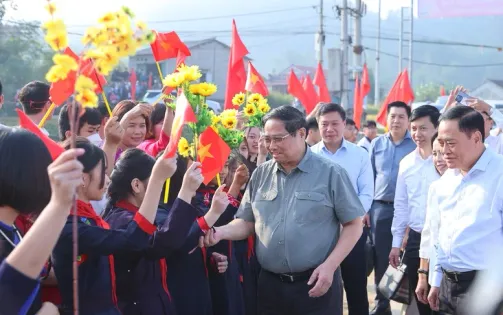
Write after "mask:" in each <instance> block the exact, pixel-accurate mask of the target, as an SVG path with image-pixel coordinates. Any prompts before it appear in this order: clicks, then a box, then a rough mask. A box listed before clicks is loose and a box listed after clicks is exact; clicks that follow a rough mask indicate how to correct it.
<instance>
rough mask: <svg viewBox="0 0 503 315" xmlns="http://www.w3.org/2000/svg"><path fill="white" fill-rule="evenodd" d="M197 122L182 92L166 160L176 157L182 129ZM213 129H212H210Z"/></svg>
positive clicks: (177, 103)
mask: <svg viewBox="0 0 503 315" xmlns="http://www.w3.org/2000/svg"><path fill="white" fill-rule="evenodd" d="M196 121H197V118H196V114H195V113H194V110H193V109H192V106H191V105H190V103H189V101H188V100H187V97H186V96H185V93H184V92H183V91H182V93H180V95H178V98H177V99H176V108H175V117H174V118H173V125H172V127H171V136H170V138H169V143H168V146H167V148H166V152H165V153H164V156H165V157H166V158H171V157H173V156H175V153H176V150H177V147H178V141H180V137H181V136H182V129H183V126H184V125H185V124H186V123H189V122H193V123H195V122H196ZM210 129H211V128H210Z"/></svg>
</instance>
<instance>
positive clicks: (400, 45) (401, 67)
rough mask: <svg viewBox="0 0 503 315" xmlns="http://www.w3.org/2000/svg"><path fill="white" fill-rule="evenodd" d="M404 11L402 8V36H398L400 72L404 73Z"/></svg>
mask: <svg viewBox="0 0 503 315" xmlns="http://www.w3.org/2000/svg"><path fill="white" fill-rule="evenodd" d="M403 9H404V8H400V34H399V36H398V72H399V73H400V72H402V69H403V64H402V61H403V55H402V54H403V23H404V20H403Z"/></svg>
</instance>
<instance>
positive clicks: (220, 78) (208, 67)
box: [129, 38, 251, 103]
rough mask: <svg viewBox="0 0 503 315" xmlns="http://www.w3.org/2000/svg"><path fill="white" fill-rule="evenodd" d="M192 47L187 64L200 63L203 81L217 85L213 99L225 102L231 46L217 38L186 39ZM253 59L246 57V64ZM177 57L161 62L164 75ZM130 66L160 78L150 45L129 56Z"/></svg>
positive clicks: (171, 67)
mask: <svg viewBox="0 0 503 315" xmlns="http://www.w3.org/2000/svg"><path fill="white" fill-rule="evenodd" d="M184 43H185V44H186V45H187V47H188V48H189V49H190V52H191V56H189V57H187V59H186V61H185V62H186V64H187V65H198V66H199V68H200V70H201V73H202V74H203V75H202V77H201V79H200V80H201V81H206V82H211V83H214V84H216V85H217V88H218V90H217V92H216V93H215V94H214V95H212V97H211V99H212V100H214V101H217V102H220V103H223V101H224V98H225V89H226V80H227V68H228V61H229V54H230V46H229V45H227V44H224V43H222V42H221V41H219V40H217V39H216V38H208V39H203V40H197V41H185V42H184ZM249 60H251V59H249V58H247V57H245V64H247V63H248V61H249ZM175 63H176V59H169V60H165V61H162V62H160V63H159V64H160V66H161V70H162V74H163V76H166V75H167V74H170V73H172V72H173V71H174V70H175ZM129 68H134V69H135V71H137V72H143V73H147V74H149V73H152V74H153V77H154V78H156V79H158V78H159V72H158V70H157V66H156V64H155V61H154V57H153V55H152V50H151V49H150V47H148V48H145V49H142V50H139V51H138V52H137V53H136V55H135V56H133V57H130V58H129Z"/></svg>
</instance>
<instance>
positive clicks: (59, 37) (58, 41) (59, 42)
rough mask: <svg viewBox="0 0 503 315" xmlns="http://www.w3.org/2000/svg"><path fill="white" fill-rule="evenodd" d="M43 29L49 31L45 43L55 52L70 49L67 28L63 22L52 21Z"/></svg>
mask: <svg viewBox="0 0 503 315" xmlns="http://www.w3.org/2000/svg"><path fill="white" fill-rule="evenodd" d="M42 27H43V28H44V29H46V30H47V33H46V34H45V41H46V42H47V43H48V44H49V45H50V46H51V48H52V49H53V50H55V51H58V50H62V49H64V48H66V47H68V36H67V34H66V26H65V23H63V20H61V19H57V20H51V21H48V22H45V23H44V24H43V25H42Z"/></svg>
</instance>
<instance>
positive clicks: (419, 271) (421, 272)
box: [417, 269, 428, 275]
mask: <svg viewBox="0 0 503 315" xmlns="http://www.w3.org/2000/svg"><path fill="white" fill-rule="evenodd" d="M417 273H418V274H423V275H428V270H426V269H418V270H417Z"/></svg>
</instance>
